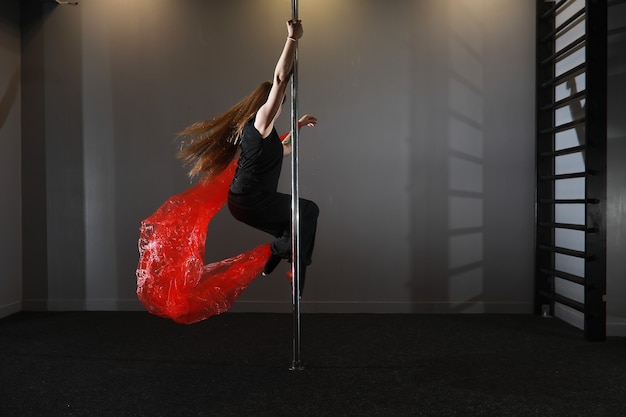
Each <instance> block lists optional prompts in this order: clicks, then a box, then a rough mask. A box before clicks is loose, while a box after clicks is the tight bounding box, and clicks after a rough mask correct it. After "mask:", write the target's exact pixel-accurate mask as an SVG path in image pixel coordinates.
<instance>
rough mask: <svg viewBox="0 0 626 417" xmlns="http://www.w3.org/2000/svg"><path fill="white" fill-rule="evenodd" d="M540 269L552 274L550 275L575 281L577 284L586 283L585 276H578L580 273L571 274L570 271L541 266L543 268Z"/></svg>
mask: <svg viewBox="0 0 626 417" xmlns="http://www.w3.org/2000/svg"><path fill="white" fill-rule="evenodd" d="M539 271H541V272H543V273H544V274H546V275H550V276H553V277H558V278H561V279H564V280H566V281H570V282H573V283H575V284H579V285H585V278H583V277H581V276H578V275H574V274H570V273H568V272H563V271H557V270H555V269H545V268H541V269H539Z"/></svg>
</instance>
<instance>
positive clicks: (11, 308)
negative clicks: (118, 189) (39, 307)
mask: <svg viewBox="0 0 626 417" xmlns="http://www.w3.org/2000/svg"><path fill="white" fill-rule="evenodd" d="M20 311H22V303H21V302H20V301H16V302H14V303H9V304H5V305H2V306H0V318H2V317H7V316H10V315H11V314H15V313H19V312H20Z"/></svg>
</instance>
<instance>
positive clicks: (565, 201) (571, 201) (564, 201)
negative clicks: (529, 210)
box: [539, 198, 600, 204]
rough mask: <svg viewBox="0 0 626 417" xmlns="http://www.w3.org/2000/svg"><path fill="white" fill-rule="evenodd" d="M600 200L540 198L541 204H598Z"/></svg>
mask: <svg viewBox="0 0 626 417" xmlns="http://www.w3.org/2000/svg"><path fill="white" fill-rule="evenodd" d="M599 202H600V201H599V200H598V199H597V198H579V199H577V198H572V199H560V200H559V199H550V198H542V199H540V200H539V204H598V203H599Z"/></svg>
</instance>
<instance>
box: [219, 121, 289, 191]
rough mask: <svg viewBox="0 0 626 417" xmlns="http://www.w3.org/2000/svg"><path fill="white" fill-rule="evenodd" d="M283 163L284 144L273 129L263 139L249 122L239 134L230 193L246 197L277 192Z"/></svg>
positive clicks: (252, 122)
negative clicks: (235, 164) (236, 158)
mask: <svg viewBox="0 0 626 417" xmlns="http://www.w3.org/2000/svg"><path fill="white" fill-rule="evenodd" d="M282 164H283V145H282V144H281V142H280V138H279V137H278V133H277V132H276V129H272V132H271V133H270V134H269V135H268V136H267V137H266V138H265V139H264V138H263V137H262V136H261V134H260V133H259V131H258V130H256V128H255V127H254V120H251V121H249V122H248V123H246V125H245V126H244V128H243V132H242V134H241V154H240V156H239V163H238V164H237V170H236V171H235V177H234V178H233V181H232V182H231V184H230V191H231V192H232V193H235V194H245V193H249V192H254V191H276V189H277V187H278V180H279V178H280V170H281V168H282Z"/></svg>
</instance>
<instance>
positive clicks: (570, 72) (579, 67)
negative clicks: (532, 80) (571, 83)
mask: <svg viewBox="0 0 626 417" xmlns="http://www.w3.org/2000/svg"><path fill="white" fill-rule="evenodd" d="M586 69H587V63H586V62H583V63H582V64H579V65H577V66H575V67H574V68H572V69H570V70H567V71H565V72H564V73H563V74H561V75H558V76H556V77H554V78H551V79H549V80H548V81H545V82H543V83H542V84H541V85H540V87H541V88H546V87H552V86H553V85H555V84H559V83H561V82H562V81H563V80H566V79H568V78H571V77H574V76H576V75H578V74H581V73H583V72H584V71H585V70H586Z"/></svg>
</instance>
